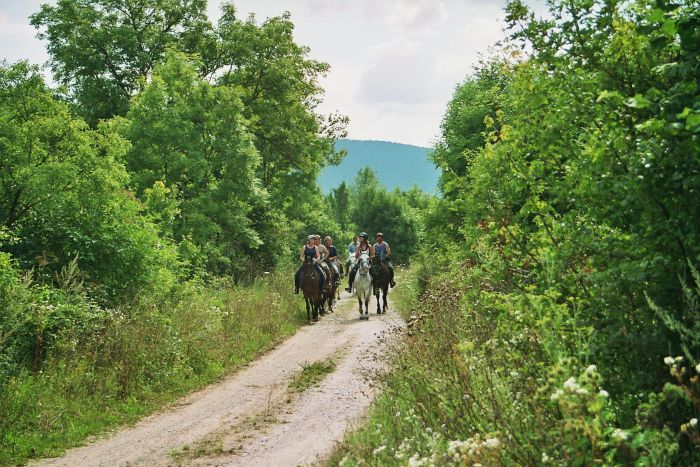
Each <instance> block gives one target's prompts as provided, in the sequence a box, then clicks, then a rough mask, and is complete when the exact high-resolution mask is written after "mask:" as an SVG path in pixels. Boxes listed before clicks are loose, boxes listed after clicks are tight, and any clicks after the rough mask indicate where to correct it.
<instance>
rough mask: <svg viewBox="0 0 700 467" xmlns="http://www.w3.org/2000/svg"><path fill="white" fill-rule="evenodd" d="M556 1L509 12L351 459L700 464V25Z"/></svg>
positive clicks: (688, 5) (632, 9)
mask: <svg viewBox="0 0 700 467" xmlns="http://www.w3.org/2000/svg"><path fill="white" fill-rule="evenodd" d="M549 3H550V14H549V16H548V17H547V18H545V19H541V20H540V19H536V18H535V17H534V16H533V15H532V14H530V13H529V11H528V9H527V8H526V7H525V6H524V2H521V1H513V2H510V3H509V6H508V8H507V10H506V17H507V22H508V23H509V27H510V28H511V37H510V42H508V43H506V45H505V46H504V47H503V48H502V49H501V51H500V54H499V56H498V57H496V58H494V59H492V60H490V61H488V62H486V63H483V64H481V65H480V66H479V68H478V70H477V71H476V72H475V73H474V74H473V75H472V76H470V77H469V78H468V79H467V80H466V81H465V82H464V83H463V84H461V85H460V86H459V87H458V88H457V90H456V92H455V95H454V98H453V100H452V101H451V103H450V105H449V106H448V109H447V112H446V116H445V120H444V121H443V125H442V129H443V135H442V139H441V141H440V143H439V144H438V146H437V148H436V150H435V153H434V155H433V158H434V160H435V161H436V163H438V165H439V166H440V167H441V168H442V170H443V176H442V178H441V189H442V190H443V194H444V198H443V199H442V200H440V201H438V202H436V203H434V204H433V206H432V208H431V212H429V213H428V214H426V215H425V216H424V218H425V222H426V233H427V235H428V236H431V237H432V236H434V237H436V238H438V239H439V242H438V244H439V248H437V249H435V250H434V251H432V252H430V254H429V255H424V256H423V257H422V258H421V259H420V260H419V261H414V262H413V263H412V264H413V265H414V267H417V268H418V271H420V273H421V276H423V277H421V280H420V281H418V283H419V285H420V289H422V290H424V292H423V294H422V296H421V302H420V305H419V306H418V307H417V309H416V310H415V311H414V313H413V317H412V318H411V320H410V322H409V328H408V331H407V334H408V336H407V338H406V339H407V341H408V343H404V344H400V346H399V347H398V348H397V352H398V356H397V357H396V360H395V361H394V363H395V365H394V368H395V371H394V372H393V373H392V374H390V375H389V376H387V377H385V378H384V379H383V383H384V386H385V387H384V390H383V393H382V396H381V397H380V398H379V400H378V402H377V404H376V406H375V408H374V411H373V412H372V415H371V418H370V424H369V426H368V427H366V428H365V429H363V430H361V431H360V432H358V433H356V434H355V435H353V436H352V437H351V438H350V443H349V445H348V446H346V447H345V448H344V450H342V451H341V452H340V453H338V454H337V456H336V457H335V458H334V461H333V462H341V460H340V459H342V458H345V461H344V462H343V463H347V464H349V465H353V464H355V463H358V460H360V459H362V460H366V459H372V461H371V463H374V464H376V465H396V464H406V463H408V464H413V465H423V464H427V465H429V464H431V463H432V464H435V465H437V464H442V463H448V464H460V463H466V464H472V463H475V462H482V461H484V462H486V463H488V464H490V465H499V464H503V465H538V464H545V465H546V464H554V465H592V464H603V465H632V464H636V465H695V464H697V463H698V452H699V447H700V437H699V436H698V432H697V424H698V421H697V420H698V415H700V406H699V405H698V386H697V384H698V372H699V371H700V366H696V365H695V364H696V363H697V361H698V355H697V352H698V348H697V345H698V342H699V339H700V337H699V336H698V328H697V291H696V290H695V289H696V284H694V282H695V281H697V277H696V276H697V273H696V272H695V271H694V267H693V266H694V265H696V264H697V263H698V259H699V255H700V235H699V234H700V232H699V231H698V229H700V224H698V223H697V219H698V218H699V217H700V216H699V214H700V212H698V209H699V208H700V205H698V203H697V202H696V201H695V199H696V198H697V193H698V191H699V190H700V177H698V174H699V173H700V159H699V158H698V157H697V155H698V154H700V147H699V135H698V127H697V126H696V125H695V118H694V117H693V115H694V113H695V112H697V110H698V105H699V101H698V95H699V93H698V89H699V87H698V86H699V82H698V80H697V76H698V71H699V70H698V66H699V62H698V60H697V58H698V50H700V49H699V48H698V45H699V44H700V43H699V42H698V41H699V40H700V34H698V31H699V30H700V28H699V27H698V22H699V21H700V12H699V10H698V9H697V5H696V4H695V2H687V1H664V2H661V1H653V0H635V1H626V2H617V1H604V2H603V1H594V0H588V1H552V2H549ZM520 48H522V49H525V50H527V51H528V53H527V54H525V53H523V52H521V51H520V50H519V49H520ZM688 119H690V120H688ZM681 353H685V357H670V356H668V355H669V354H670V355H679V354H681ZM664 357H665V358H664ZM685 359H687V361H689V362H691V363H692V366H690V367H687V366H685V365H684V364H683V362H685V361H686V360H685ZM664 363H666V365H668V367H670V368H671V376H672V377H673V380H672V381H669V380H668V367H666V366H665V365H664ZM489 440H491V441H489ZM464 453H467V454H469V453H472V454H473V455H474V456H475V457H473V458H465V457H464V456H463V454H464ZM482 456H483V457H482Z"/></svg>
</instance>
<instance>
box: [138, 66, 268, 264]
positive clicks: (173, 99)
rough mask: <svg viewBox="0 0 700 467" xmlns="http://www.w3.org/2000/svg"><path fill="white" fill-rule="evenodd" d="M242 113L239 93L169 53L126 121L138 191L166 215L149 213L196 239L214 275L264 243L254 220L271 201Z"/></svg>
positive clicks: (174, 233) (178, 234) (177, 234)
mask: <svg viewBox="0 0 700 467" xmlns="http://www.w3.org/2000/svg"><path fill="white" fill-rule="evenodd" d="M242 112H243V111H242V104H241V101H240V98H239V96H238V93H237V92H236V90H234V89H233V88H229V87H224V86H216V87H215V86H212V85H211V84H209V83H208V82H207V81H205V80H203V79H202V78H200V77H199V75H198V74H197V68H196V67H195V65H194V64H192V63H191V62H189V61H188V60H187V59H186V57H184V56H183V55H181V54H178V53H176V52H168V54H167V55H166V60H165V62H164V63H163V64H162V65H159V66H157V67H156V68H155V70H154V74H153V77H152V78H151V80H150V82H149V83H148V84H147V85H146V86H145V87H144V89H143V91H142V92H141V93H140V94H139V95H138V96H137V97H136V98H135V99H134V101H133V103H132V106H131V108H130V110H129V113H128V114H127V117H126V118H127V120H128V122H125V123H124V126H125V129H124V135H125V136H126V137H127V139H129V140H130V141H133V144H132V146H131V149H130V151H129V152H128V153H127V155H126V157H125V160H126V162H127V169H128V170H129V172H130V173H131V174H132V185H133V187H134V189H135V191H136V193H137V194H139V195H142V196H144V197H145V198H146V199H147V203H148V205H149V208H161V209H164V210H165V212H158V211H150V212H151V213H152V214H153V215H154V216H156V217H158V218H160V223H161V225H162V223H163V221H167V222H168V223H169V224H170V226H171V228H172V230H170V232H168V236H169V237H171V238H174V239H175V240H177V241H182V240H183V239H188V240H189V241H191V242H192V243H193V244H194V245H195V246H196V247H197V248H198V249H199V253H198V258H197V259H196V260H195V265H196V263H197V262H199V261H201V262H202V263H203V264H202V266H203V267H204V268H205V269H206V270H207V271H210V272H212V273H214V274H230V273H232V272H235V271H236V268H237V267H239V268H240V265H238V266H237V265H236V262H235V260H234V258H236V257H237V256H240V252H241V251H246V250H248V251H250V250H253V249H255V248H256V247H257V246H258V245H259V244H260V242H261V240H260V239H259V237H258V235H257V232H255V230H254V229H253V225H252V221H251V219H250V217H249V215H250V213H251V210H252V207H251V200H254V199H256V198H264V197H265V196H266V195H265V193H264V192H263V191H262V190H260V189H259V187H258V183H257V180H256V178H255V169H256V168H257V166H258V163H259V157H258V154H257V152H256V150H255V148H254V147H253V144H252V141H251V137H250V135H249V134H248V132H247V128H246V122H245V119H244V118H243V116H242ZM147 190H148V191H147ZM156 196H158V197H160V200H159V201H156V198H155V197H156Z"/></svg>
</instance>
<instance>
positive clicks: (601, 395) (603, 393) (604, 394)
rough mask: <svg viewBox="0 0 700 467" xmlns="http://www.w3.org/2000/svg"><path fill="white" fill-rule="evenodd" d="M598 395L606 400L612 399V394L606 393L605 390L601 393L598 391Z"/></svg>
mask: <svg viewBox="0 0 700 467" xmlns="http://www.w3.org/2000/svg"><path fill="white" fill-rule="evenodd" d="M598 395H599V396H600V397H604V398H605V399H607V398H608V397H610V394H609V393H608V391H606V390H605V389H601V390H600V391H598Z"/></svg>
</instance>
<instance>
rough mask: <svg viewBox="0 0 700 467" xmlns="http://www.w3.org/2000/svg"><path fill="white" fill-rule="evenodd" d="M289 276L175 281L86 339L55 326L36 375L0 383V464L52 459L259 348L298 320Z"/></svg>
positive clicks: (240, 361) (297, 303) (291, 330)
mask: <svg viewBox="0 0 700 467" xmlns="http://www.w3.org/2000/svg"><path fill="white" fill-rule="evenodd" d="M290 275H291V272H289V271H287V270H280V271H278V272H275V273H273V274H270V275H265V276H264V277H262V278H260V279H258V280H256V281H254V282H253V283H252V284H250V285H249V286H241V287H233V288H232V287H229V286H225V285H221V286H211V285H209V286H205V285H203V284H199V283H189V284H183V285H182V286H180V287H179V288H178V289H177V290H176V291H175V292H174V293H173V294H172V296H170V297H168V298H167V299H164V300H162V301H160V302H143V303H138V304H135V305H133V307H131V308H125V309H120V310H115V311H112V312H111V313H110V315H109V316H108V317H106V319H105V320H104V321H100V322H99V323H95V324H94V328H93V329H92V330H91V332H92V335H90V336H87V337H88V338H89V340H88V341H87V342H85V340H84V339H85V338H86V336H84V335H81V334H79V333H77V331H74V332H64V334H62V335H61V336H60V339H61V345H60V346H57V350H55V351H54V352H53V353H52V355H51V356H50V357H49V358H47V359H46V360H45V361H44V362H43V364H42V367H41V371H40V372H39V373H34V372H29V371H25V372H22V373H20V374H18V375H16V376H14V377H12V378H10V380H9V381H7V382H6V384H5V388H4V391H3V393H2V394H3V400H0V407H2V409H3V410H2V412H3V417H2V418H1V419H0V428H1V429H2V433H4V436H3V438H2V442H1V444H0V446H1V447H2V449H0V452H1V453H2V454H0V463H2V464H15V463H23V462H25V461H26V460H27V459H29V458H34V457H49V456H56V455H59V454H61V453H62V452H63V451H64V450H65V449H67V448H69V447H72V446H76V445H79V444H81V443H83V442H84V440H85V439H86V438H87V437H89V436H92V435H96V434H100V433H103V432H105V431H107V430H110V429H113V428H115V427H118V426H120V425H122V424H124V423H130V422H135V421H136V420H138V419H139V418H141V417H143V416H144V415H146V414H148V413H150V412H153V411H156V410H159V409H160V408H162V407H167V406H168V404H169V403H170V402H171V401H174V400H176V399H177V398H179V397H181V396H183V395H184V394H186V393H188V392H190V391H194V390H196V389H199V388H201V387H203V386H205V385H207V384H210V383H212V382H214V381H217V380H219V379H220V378H222V377H223V376H225V375H226V374H228V373H230V372H232V371H234V370H236V369H237V368H240V367H241V366H243V365H245V364H247V363H249V362H250V361H252V360H254V359H255V358H257V357H258V356H259V355H261V354H262V353H264V352H266V351H268V350H269V349H271V348H272V347H274V346H275V345H277V344H278V343H279V342H280V341H282V340H283V339H285V338H287V337H288V336H290V335H292V334H294V332H295V331H296V330H297V329H298V328H299V327H300V326H301V325H303V324H304V323H305V313H303V310H302V308H301V303H300V301H299V297H298V296H297V295H294V294H293V293H292V292H291V290H290V287H289V277H290ZM18 286H19V285H18ZM18 305H20V304H18ZM85 307H86V310H85V312H89V311H91V309H90V308H89V304H86V305H85ZM93 312H94V311H93ZM77 344H80V345H77ZM88 388H89V389H88Z"/></svg>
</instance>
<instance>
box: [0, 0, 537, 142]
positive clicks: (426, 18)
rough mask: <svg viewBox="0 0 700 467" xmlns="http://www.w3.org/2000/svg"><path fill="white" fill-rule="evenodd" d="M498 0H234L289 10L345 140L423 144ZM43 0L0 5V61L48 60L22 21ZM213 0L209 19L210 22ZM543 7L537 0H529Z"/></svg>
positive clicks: (260, 10)
mask: <svg viewBox="0 0 700 467" xmlns="http://www.w3.org/2000/svg"><path fill="white" fill-rule="evenodd" d="M505 1H506V0H238V1H234V3H235V4H236V6H237V7H238V10H239V11H240V13H241V15H242V17H245V16H247V15H248V13H250V12H253V13H255V14H256V16H257V17H258V19H259V20H264V19H265V18H267V17H269V16H276V15H279V14H281V13H283V12H284V11H289V12H290V13H291V15H292V20H293V21H294V23H295V37H296V40H297V42H299V43H300V44H303V45H307V46H309V47H310V48H311V57H312V58H314V59H317V60H321V61H325V62H328V63H329V64H330V65H331V71H330V74H329V75H328V77H327V78H326V79H325V80H324V81H323V82H322V85H323V87H324V88H325V90H326V93H325V98H324V102H323V104H322V107H321V111H322V112H323V113H328V112H332V111H340V112H342V113H344V114H345V115H348V116H349V117H350V126H349V133H350V135H349V136H350V137H351V138H354V139H375V140H384V141H396V142H401V143H408V144H415V145H418V146H431V145H432V143H433V142H434V141H435V139H436V136H437V135H438V133H439V127H440V121H441V119H442V115H443V113H444V110H445V106H446V104H447V102H448V100H449V99H450V96H451V95H452V91H453V89H454V86H455V85H456V84H457V83H459V82H460V81H462V80H463V79H464V77H465V76H466V74H467V73H469V72H470V71H471V69H472V66H473V65H474V64H475V63H476V62H477V61H478V59H479V54H480V53H484V52H486V51H487V50H488V47H489V46H490V45H492V44H493V43H495V42H496V41H498V40H500V39H502V38H503V37H504V32H503V6H504V5H505ZM42 3H54V2H53V1H48V2H47V0H0V58H4V59H6V60H7V61H9V62H14V61H17V60H20V59H29V60H30V61H32V62H34V63H39V64H43V63H45V62H46V60H47V59H48V57H47V55H46V52H45V51H44V44H42V42H41V41H39V40H38V39H36V37H35V35H36V31H35V30H34V29H33V28H32V27H31V26H29V24H28V19H27V17H28V16H29V15H30V14H32V13H34V12H35V11H37V10H38V8H39V5H40V4H42ZM220 3H221V2H220V1H218V0H209V11H208V12H209V16H210V17H211V18H212V21H214V22H216V19H217V18H218V17H219V4H220ZM528 3H529V4H530V5H533V6H535V7H536V8H537V9H538V10H539V11H542V10H543V6H542V4H543V3H544V0H529V2H528Z"/></svg>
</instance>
